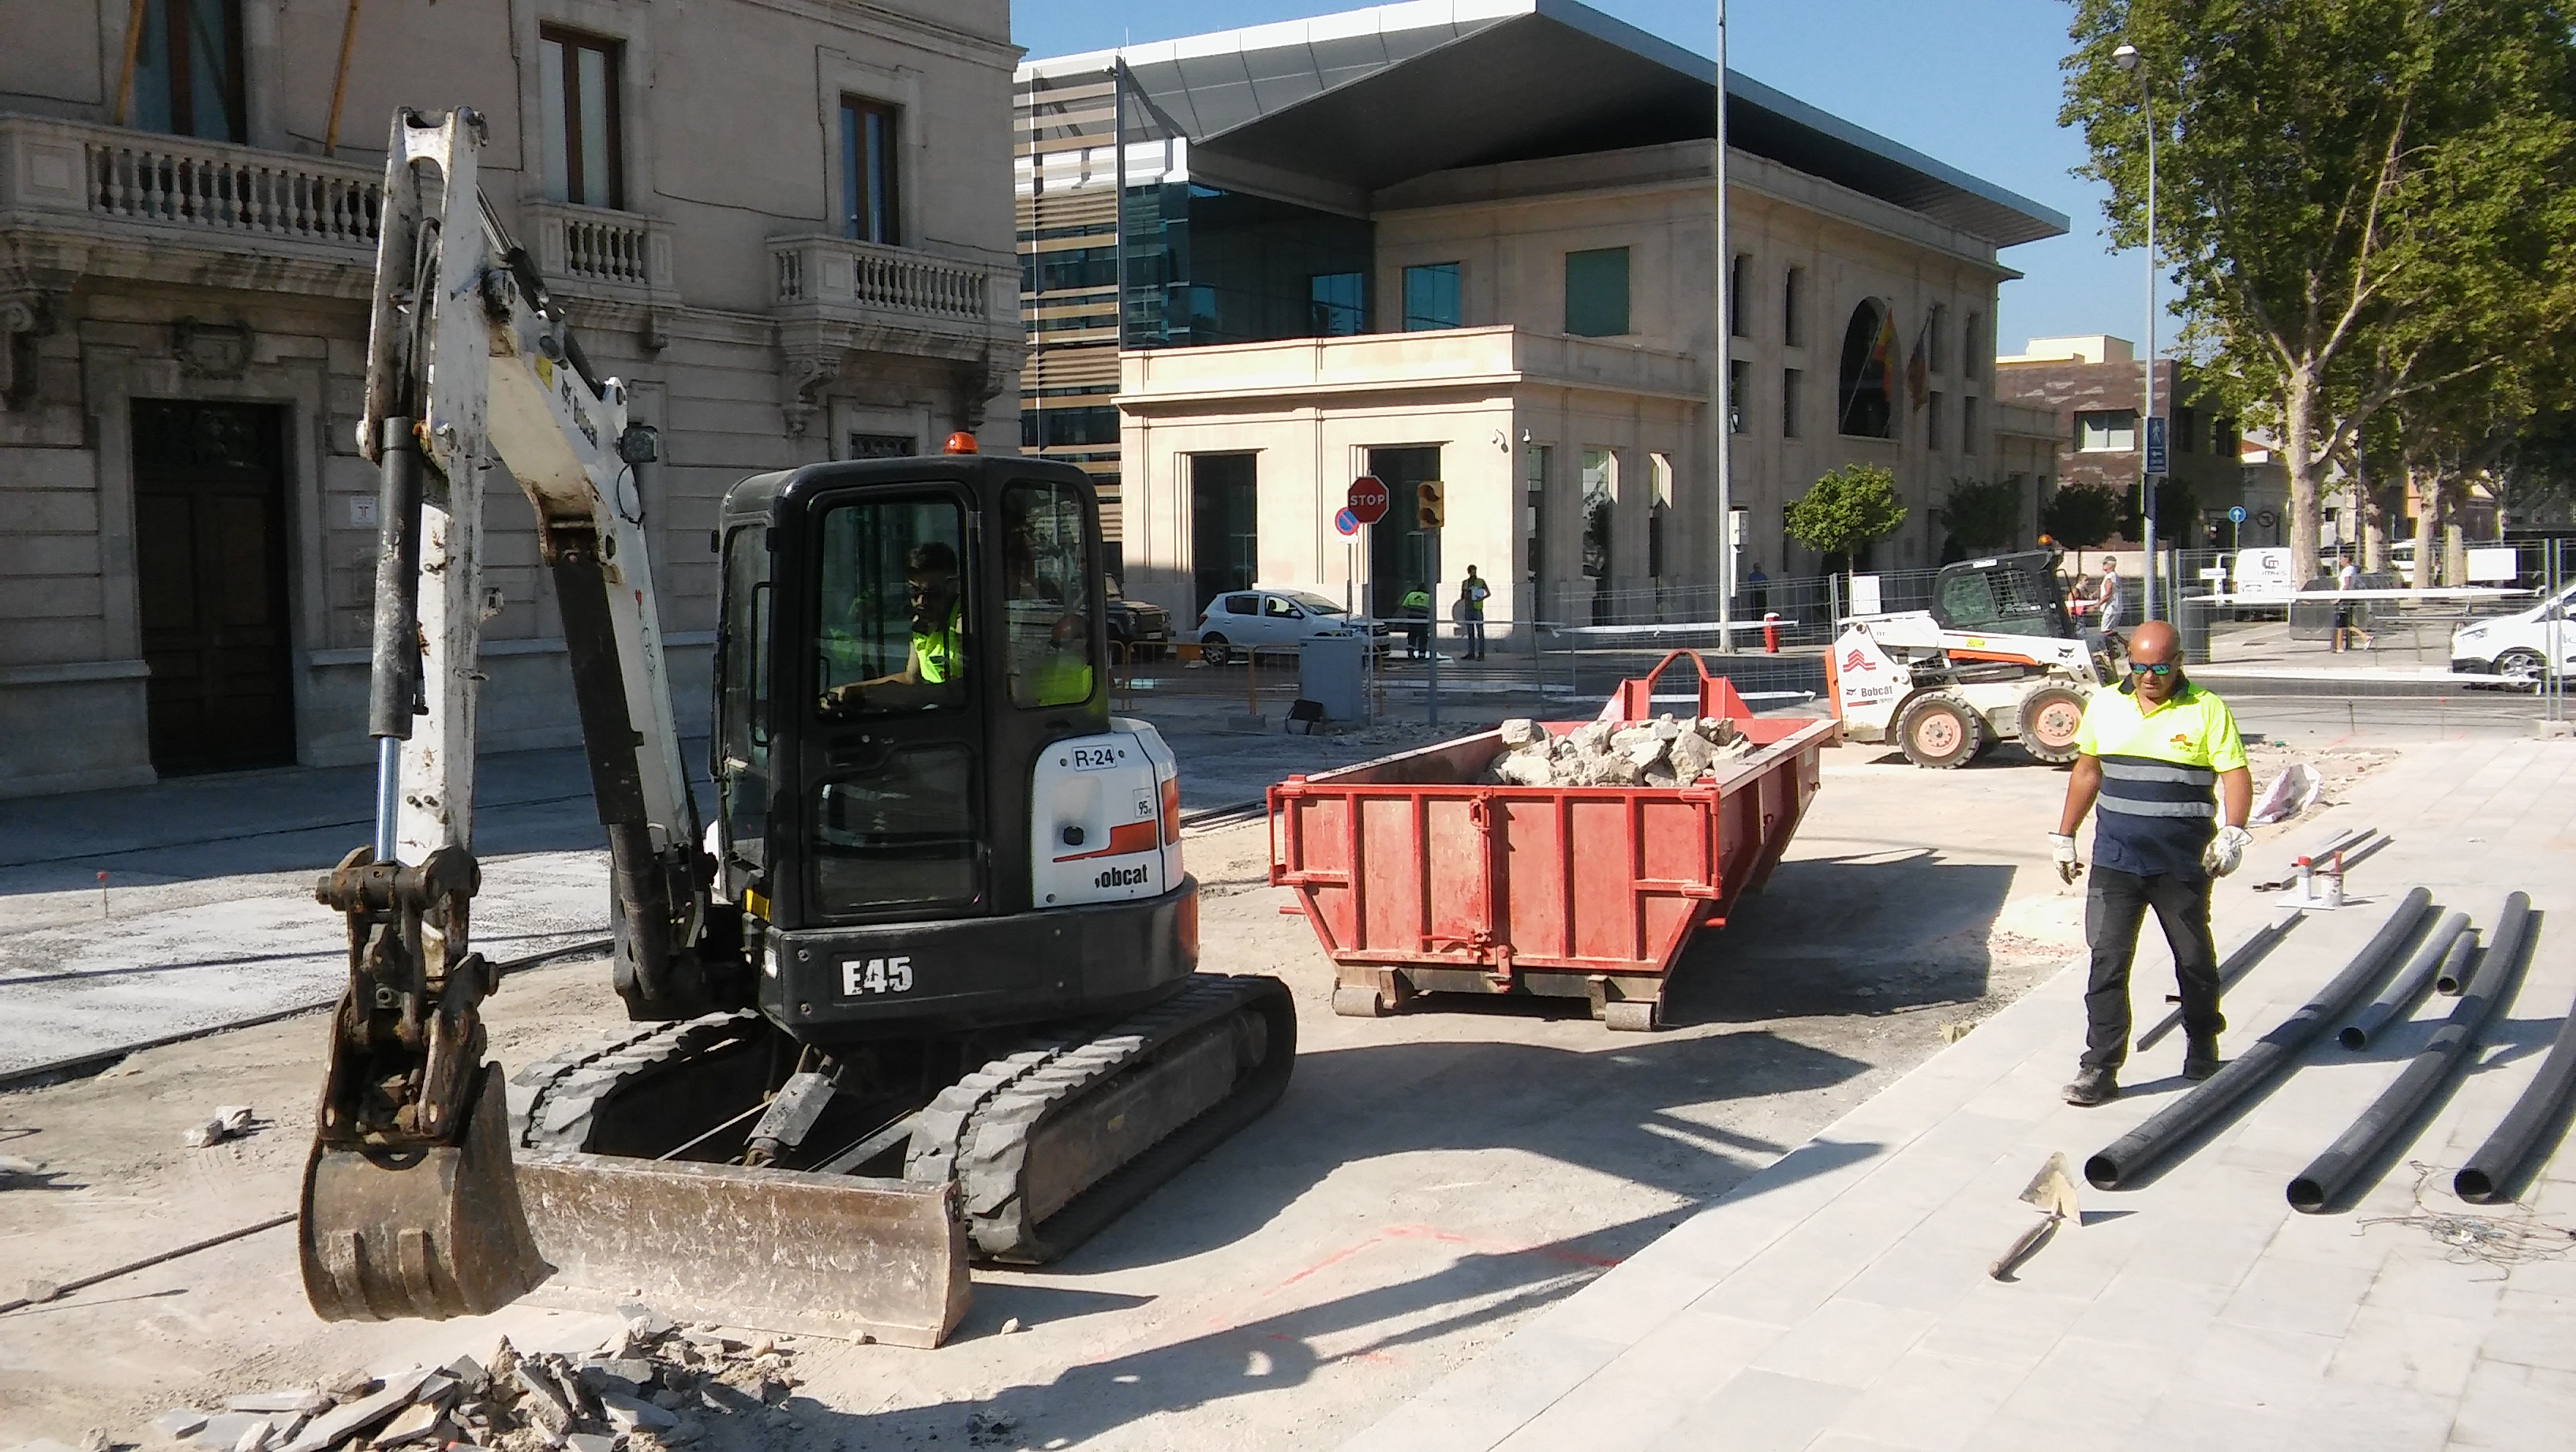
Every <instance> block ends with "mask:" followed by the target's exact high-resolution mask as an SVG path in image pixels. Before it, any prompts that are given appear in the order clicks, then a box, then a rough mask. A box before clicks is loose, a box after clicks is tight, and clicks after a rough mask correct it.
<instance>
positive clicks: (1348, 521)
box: [1333, 509, 1360, 534]
mask: <svg viewBox="0 0 2576 1452" xmlns="http://www.w3.org/2000/svg"><path fill="white" fill-rule="evenodd" d="M1333 528H1335V529H1338V530H1340V531H1341V532H1342V533H1344V534H1357V533H1359V532H1360V517H1359V516H1358V515H1356V514H1353V513H1351V512H1350V511H1349V510H1347V509H1345V510H1342V511H1341V512H1340V513H1338V514H1335V515H1334V516H1333Z"/></svg>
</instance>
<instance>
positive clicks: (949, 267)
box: [769, 235, 1022, 369]
mask: <svg viewBox="0 0 2576 1452" xmlns="http://www.w3.org/2000/svg"><path fill="white" fill-rule="evenodd" d="M769 267H770V277H771V280H772V286H773V288H774V293H773V296H774V299H775V301H774V307H775V310H776V314H777V317H778V319H779V322H780V324H781V326H782V327H784V328H786V329H788V330H790V332H792V333H794V334H797V335H799V336H801V337H803V338H805V339H807V340H810V341H812V342H817V343H821V344H825V345H828V346H830V347H832V348H845V349H850V350H855V351H859V352H876V353H898V354H910V355H914V356H920V357H930V358H945V359H950V360H954V361H958V362H972V363H977V364H983V365H988V366H1003V367H1006V368H1008V369H1016V368H1017V367H1018V360H1019V352H1020V348H1021V336H1022V334H1021V328H1020V291H1019V273H1018V269H1017V266H1016V264H1015V263H1013V262H1010V261H995V262H980V261H971V260H965V259H959V258H951V257H942V256H938V255H936V254H933V253H929V252H921V251H916V250H914V249H912V248H908V247H888V246H883V245H881V244H878V243H874V242H854V241H850V240H847V239H844V238H840V237H830V236H821V235H808V236H799V237H774V238H772V239H770V242H769Z"/></svg>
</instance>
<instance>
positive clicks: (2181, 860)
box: [2075, 681, 2245, 877]
mask: <svg viewBox="0 0 2576 1452" xmlns="http://www.w3.org/2000/svg"><path fill="white" fill-rule="evenodd" d="M2075 749H2076V750H2078V751H2081V752H2083V753H2084V754H2085V755H2087V756H2092V757H2099V758H2100V759H2101V762H2102V794H2101V795H2100V796H2099V797H2097V798H2095V799H2094V803H2093V810H2094V814H2095V815H2094V818H2093V861H2094V863H2095V865H2097V866H2101V867H2109V868H2113V869H2115V870H2117V871H2120V872H2131V873H2136V874H2137V875H2139V876H2141V877H2150V876H2154V875H2157V874H2159V873H2169V874H2172V875H2174V876H2177V877H2205V876H2207V875H2208V872H2207V870H2206V869H2205V868H2203V867H2202V866H2201V865H2200V854H2201V853H2202V852H2204V851H2206V850H2207V849H2208V847H2209V839H2210V838H2212V837H2214V836H2216V835H2217V834H2218V776H2219V773H2221V772H2227V771H2235V770H2237V769H2239V768H2241V767H2243V766H2244V765H2245V743H2244V742H2243V741H2241V740H2239V739H2238V737H2237V735H2236V717H2235V716H2234V715H2233V714H2231V713H2230V712H2229V711H2228V709H2227V703H2226V702H2224V701H2221V700H2220V699H2218V698H2217V697H2216V696H2213V695H2211V694H2210V693H2209V692H2207V691H2205V690H2202V689H2201V688H2200V687H2198V686H2195V685H2192V684H2190V683H2188V682H2186V683H2184V685H2183V688H2182V689H2181V690H2179V691H2176V692H2175V693H2174V694H2173V697H2172V699H2170V700H2168V701H2166V702H2165V703H2164V704H2163V705H2161V706H2155V705H2150V704H2148V703H2147V702H2146V701H2144V700H2142V699H2140V698H2139V696H2138V695H2137V694H2136V691H2135V688H2134V685H2133V683H2131V682H2128V681H2123V682H2121V683H2120V688H2119V689H2118V690H2116V691H2096V692H2094V693H2093V699H2092V701H2091V702H2090V703H2089V704H2087V705H2086V706H2085V708H2084V725H2083V728H2082V729H2081V730H2079V731H2077V732H2076V734H2075Z"/></svg>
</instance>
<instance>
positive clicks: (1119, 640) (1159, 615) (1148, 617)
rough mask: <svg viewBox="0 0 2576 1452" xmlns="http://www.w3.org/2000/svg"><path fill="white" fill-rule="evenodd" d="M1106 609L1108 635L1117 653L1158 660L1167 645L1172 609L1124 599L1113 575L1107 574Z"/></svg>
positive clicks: (1131, 658) (1124, 595)
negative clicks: (1107, 599)
mask: <svg viewBox="0 0 2576 1452" xmlns="http://www.w3.org/2000/svg"><path fill="white" fill-rule="evenodd" d="M1107 611H1108V614H1107V615H1106V617H1105V618H1106V619H1107V621H1108V623H1109V639H1110V641H1111V643H1112V644H1113V645H1115V646H1116V647H1117V651H1116V653H1117V654H1119V655H1123V656H1125V657H1126V658H1127V659H1129V660H1159V659H1161V658H1162V655H1163V653H1164V652H1165V651H1167V650H1169V649H1171V645H1172V612H1171V611H1169V610H1166V609H1164V608H1163V607H1162V606H1160V605H1149V604H1147V603H1145V602H1144V601H1142V600H1130V599H1128V598H1127V596H1126V592H1125V591H1124V590H1123V589H1122V588H1121V587H1120V586H1119V584H1118V577H1117V576H1116V575H1111V576H1110V577H1109V602H1108V606H1107Z"/></svg>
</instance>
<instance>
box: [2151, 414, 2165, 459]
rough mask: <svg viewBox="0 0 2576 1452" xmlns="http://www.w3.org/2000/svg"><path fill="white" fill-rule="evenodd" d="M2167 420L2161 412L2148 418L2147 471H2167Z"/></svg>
mask: <svg viewBox="0 0 2576 1452" xmlns="http://www.w3.org/2000/svg"><path fill="white" fill-rule="evenodd" d="M2165 462H2166V461H2165V421H2164V416H2163V415H2161V414H2158V415H2154V416H2151V417H2150V418H2148V420H2147V472H2148V473H2150V474H2162V473H2164V472H2165Z"/></svg>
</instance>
